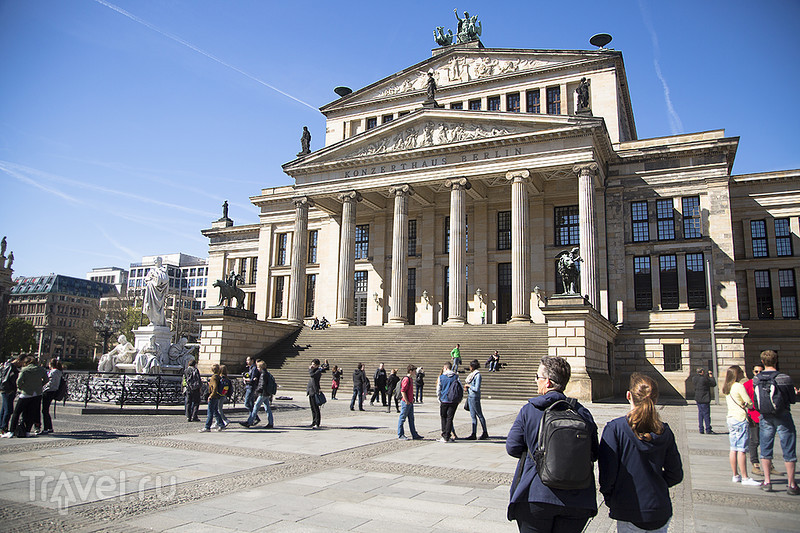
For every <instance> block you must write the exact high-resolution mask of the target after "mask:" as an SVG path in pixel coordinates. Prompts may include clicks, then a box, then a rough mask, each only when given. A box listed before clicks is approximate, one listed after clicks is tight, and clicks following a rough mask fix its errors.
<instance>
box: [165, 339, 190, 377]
mask: <svg viewBox="0 0 800 533" xmlns="http://www.w3.org/2000/svg"><path fill="white" fill-rule="evenodd" d="M188 342H189V339H187V338H186V337H181V338H180V340H179V341H178V342H175V343H173V344H172V345H171V346H170V347H169V351H168V352H167V360H166V361H164V362H163V363H164V364H165V365H175V366H180V367H181V368H183V369H185V368H186V367H187V366H188V365H189V361H192V360H194V353H193V352H194V347H191V348H187V347H186V343H188Z"/></svg>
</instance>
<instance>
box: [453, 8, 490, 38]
mask: <svg viewBox="0 0 800 533" xmlns="http://www.w3.org/2000/svg"><path fill="white" fill-rule="evenodd" d="M453 13H455V14H456V20H457V21H458V29H457V30H456V36H457V37H458V44H462V43H469V42H472V41H477V40H478V37H479V36H480V35H481V33H482V32H483V26H482V24H481V23H480V22H479V21H478V15H473V16H472V17H470V16H469V13H468V12H467V11H464V18H463V19H460V18H458V9H454V10H453Z"/></svg>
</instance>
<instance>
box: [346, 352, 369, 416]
mask: <svg viewBox="0 0 800 533" xmlns="http://www.w3.org/2000/svg"><path fill="white" fill-rule="evenodd" d="M368 390H369V380H368V379H367V375H366V374H365V373H364V363H358V368H356V369H355V370H353V397H352V398H351V399H350V410H351V411H355V404H356V398H358V410H359V411H363V410H364V395H365V394H366V393H367V391H368Z"/></svg>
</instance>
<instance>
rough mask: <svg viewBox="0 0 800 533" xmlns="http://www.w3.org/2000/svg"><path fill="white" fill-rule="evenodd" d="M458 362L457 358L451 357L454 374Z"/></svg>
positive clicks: (456, 370) (456, 371)
mask: <svg viewBox="0 0 800 533" xmlns="http://www.w3.org/2000/svg"><path fill="white" fill-rule="evenodd" d="M458 362H459V359H453V372H455V373H456V374H458Z"/></svg>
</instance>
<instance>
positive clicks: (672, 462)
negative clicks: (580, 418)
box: [598, 373, 683, 533]
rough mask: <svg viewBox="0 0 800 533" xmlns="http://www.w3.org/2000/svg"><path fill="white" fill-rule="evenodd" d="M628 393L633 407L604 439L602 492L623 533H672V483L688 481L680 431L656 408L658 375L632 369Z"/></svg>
mask: <svg viewBox="0 0 800 533" xmlns="http://www.w3.org/2000/svg"><path fill="white" fill-rule="evenodd" d="M626 397H627V399H628V403H630V406H631V410H630V412H629V413H628V414H627V415H626V416H623V417H620V418H616V419H614V420H612V421H611V422H609V423H608V424H607V425H606V427H605V429H604V430H603V438H602V439H601V440H600V456H599V460H598V464H599V467H600V492H601V493H602V494H603V497H604V499H605V502H606V505H607V506H608V515H609V516H610V517H611V518H613V519H615V520H617V531H618V532H619V533H622V532H626V533H627V532H630V533H634V532H641V531H656V532H660V533H661V532H663V533H666V531H667V528H668V527H669V521H670V519H671V518H672V502H671V501H670V498H669V487H672V486H673V485H677V484H678V483H680V482H681V481H682V480H683V465H682V463H681V456H680V454H679V453H678V447H677V445H676V444H675V435H673V433H672V430H671V429H670V428H669V426H668V425H667V424H666V423H665V422H662V421H661V418H660V417H659V416H658V412H657V411H656V401H657V400H658V385H657V384H656V382H655V380H653V379H652V378H651V377H649V376H645V375H644V374H639V373H634V374H632V375H631V380H630V386H629V390H628V392H627V395H626Z"/></svg>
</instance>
